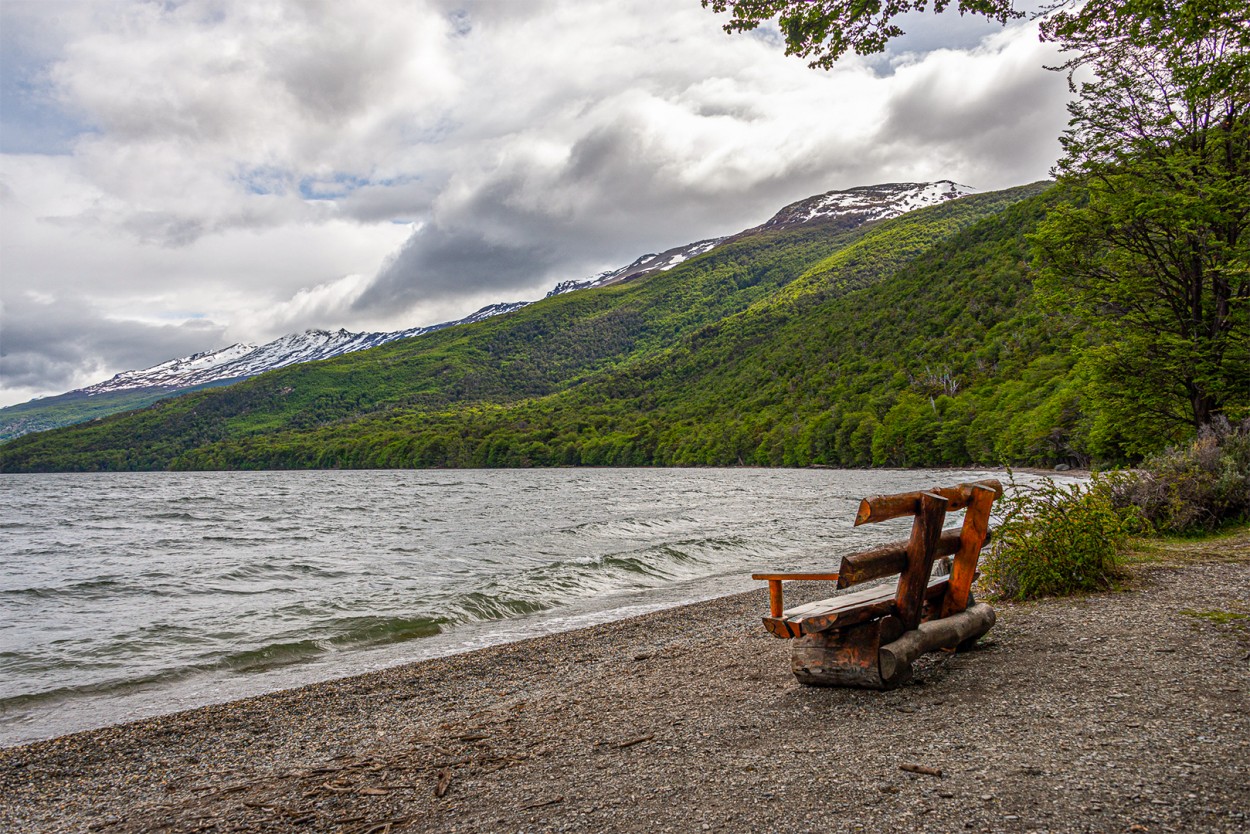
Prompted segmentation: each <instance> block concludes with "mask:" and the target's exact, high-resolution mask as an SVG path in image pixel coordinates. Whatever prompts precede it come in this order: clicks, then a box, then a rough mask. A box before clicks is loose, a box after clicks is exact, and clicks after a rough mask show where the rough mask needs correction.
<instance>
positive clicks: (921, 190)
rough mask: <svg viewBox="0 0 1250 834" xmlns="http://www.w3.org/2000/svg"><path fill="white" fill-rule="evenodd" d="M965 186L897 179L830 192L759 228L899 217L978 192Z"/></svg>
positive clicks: (794, 205)
mask: <svg viewBox="0 0 1250 834" xmlns="http://www.w3.org/2000/svg"><path fill="white" fill-rule="evenodd" d="M975 191H976V189H974V188H970V187H968V186H966V185H960V184H959V183H956V182H952V181H951V180H939V181H938V182H896V183H886V184H884V185H865V186H860V187H858V188H848V189H846V190H845V191H829V192H826V193H824V194H818V195H816V196H815V197H808V198H807V199H806V200H799V201H798V202H797V203H791V204H790V205H788V206H786V207H785V208H783V209H782V210H781V211H779V212H777V213H776V214H775V215H773V217H772V219H771V220H769V221H768V222H767V223H765V224H764V225H763V226H760V227H759V228H760V229H776V228H788V227H792V226H798V225H802V224H804V223H814V222H816V221H821V220H832V219H835V218H837V219H842V220H845V221H849V222H850V224H851V225H859V224H861V223H869V222H872V221H874V220H884V219H886V218H889V217H897V216H899V215H900V214H906V213H907V212H909V211H915V210H916V209H921V208H926V207H927V206H933V205H937V204H938V203H943V202H946V201H947V200H954V199H957V198H959V197H963V196H964V195H966V194H972V193H975Z"/></svg>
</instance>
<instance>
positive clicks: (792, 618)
mask: <svg viewBox="0 0 1250 834" xmlns="http://www.w3.org/2000/svg"><path fill="white" fill-rule="evenodd" d="M948 584H949V578H948V577H945V576H935V577H932V578H931V579H930V580H929V584H928V586H927V587H926V588H925V593H924V597H925V600H926V601H933V600H936V599H940V598H941V597H942V596H944V595H945V594H946V587H947V585H948ZM897 592H898V583H896V582H890V583H887V584H884V585H878V586H876V587H873V588H865V589H864V590H862V591H854V592H852V593H849V594H841V595H839V596H836V597H830V598H829V599H822V600H817V601H816V602H809V603H807V604H806V605H799V606H796V607H794V608H790V609H788V610H786V611H784V612H782V615H781V616H780V617H765V618H764V626H765V627H766V628H767V629H768V630H769V631H770V632H772V633H773V634H775V635H777V636H778V637H798V636H799V635H801V634H814V633H818V632H822V631H828V630H829V629H831V628H845V627H847V626H851V625H855V624H856V623H862V622H865V621H867V620H871V619H873V618H874V617H880V616H884V615H886V614H892V613H895V611H896V610H897V604H896V603H895V594H896V593H897Z"/></svg>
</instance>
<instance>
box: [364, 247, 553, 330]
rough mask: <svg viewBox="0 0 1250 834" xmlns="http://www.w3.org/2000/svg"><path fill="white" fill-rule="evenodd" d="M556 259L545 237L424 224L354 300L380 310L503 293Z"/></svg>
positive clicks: (526, 283) (527, 283)
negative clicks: (527, 238) (516, 237)
mask: <svg viewBox="0 0 1250 834" xmlns="http://www.w3.org/2000/svg"><path fill="white" fill-rule="evenodd" d="M556 260H557V259H556V257H555V252H554V251H553V249H552V247H551V245H550V244H549V243H547V242H545V241H537V240H536V241H533V242H531V243H525V242H522V241H504V240H491V239H489V238H488V236H487V235H486V234H484V232H483V231H482V230H480V229H474V228H468V229H449V230H444V229H438V228H429V227H426V228H423V229H421V230H420V231H418V232H415V233H414V234H413V236H412V237H411V238H409V239H408V241H407V242H406V243H405V244H404V246H403V247H402V248H401V249H400V250H399V251H398V252H397V253H396V254H395V255H394V257H393V258H391V260H390V261H389V262H388V263H387V264H386V265H385V266H384V267H383V268H382V269H381V270H380V271H379V273H378V276H377V278H376V279H375V280H374V281H373V283H372V284H371V285H370V287H369V288H368V289H367V290H366V291H365V292H364V293H363V294H362V295H361V296H360V298H359V299H357V301H356V303H355V304H354V305H353V306H354V307H355V308H356V309H357V310H365V311H369V310H382V309H386V308H388V307H393V306H397V305H398V306H408V305H412V304H415V303H418V302H421V301H440V300H443V299H447V298H453V297H455V296H459V295H470V294H472V293H475V292H480V291H482V290H487V291H495V292H499V293H504V294H506V293H508V292H511V291H513V290H517V289H519V288H522V287H528V286H530V285H532V284H533V283H534V279H535V277H536V276H542V275H545V274H547V272H549V271H550V270H551V268H552V266H553V265H554V264H555V263H556ZM500 300H505V299H502V298H501V299H500ZM506 300H509V301H511V300H515V299H511V298H509V299H506Z"/></svg>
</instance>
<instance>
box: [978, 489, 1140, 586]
mask: <svg viewBox="0 0 1250 834" xmlns="http://www.w3.org/2000/svg"><path fill="white" fill-rule="evenodd" d="M1118 482H1119V476H1113V475H1095V476H1094V477H1093V478H1092V479H1091V480H1090V481H1089V483H1088V484H1084V485H1082V484H1079V483H1077V484H1070V485H1067V486H1059V485H1056V484H1055V483H1054V481H1051V480H1050V479H1046V480H1044V481H1043V482H1042V484H1041V485H1040V486H1036V487H1028V486H1022V485H1020V484H1018V483H1016V482H1015V480H1014V478H1013V479H1012V483H1011V488H1010V489H1009V490H1008V491H1007V492H1006V493H1005V494H1004V496H1003V498H1002V499H1001V500H1002V501H1003V502H1004V504H1005V506H1006V514H1005V516H1004V518H1003V522H1002V524H1000V525H999V526H998V527H997V528H996V529H995V532H994V544H993V546H992V549H991V551H990V553H989V554H988V555H987V556H986V557H985V558H983V559H982V560H981V567H982V571H983V575H984V581H985V583H986V584H987V585H988V587H989V588H990V590H991V591H992V592H993V593H994V594H996V595H997V596H1000V597H1004V598H1007V599H1016V600H1025V599H1036V598H1038V597H1044V596H1066V595H1069V594H1073V593H1077V592H1080V591H1096V590H1101V589H1104V588H1107V587H1110V585H1111V584H1112V582H1113V581H1114V580H1115V578H1116V576H1117V575H1118V574H1119V571H1120V553H1121V551H1122V550H1123V549H1124V547H1125V545H1126V544H1127V543H1128V540H1129V536H1130V535H1131V534H1132V533H1134V532H1135V531H1136V530H1137V529H1139V523H1138V520H1137V518H1136V514H1135V513H1134V512H1133V511H1132V510H1131V508H1130V509H1118V508H1117V507H1116V505H1115V502H1114V501H1113V494H1114V492H1115V489H1116V485H1117V483H1118Z"/></svg>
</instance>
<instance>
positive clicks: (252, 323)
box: [0, 0, 1065, 402]
mask: <svg viewBox="0 0 1250 834" xmlns="http://www.w3.org/2000/svg"><path fill="white" fill-rule="evenodd" d="M57 7H58V8H61V9H63V11H64V14H62V15H61V16H60V17H55V19H54V17H53V16H52V15H53V12H52V11H50V9H51V6H50V5H49V4H46V3H39V4H36V3H6V4H5V6H4V14H6V15H8V16H9V17H10V18H12V19H14V20H18V22H19V23H21V25H20V26H17V25H9V26H6V27H0V28H3V29H7V30H8V32H9V34H8V35H5V34H3V32H0V44H4V49H5V53H6V56H8V57H9V58H12V60H13V61H17V62H18V63H21V62H22V61H28V62H30V65H29V66H24V65H23V66H24V68H25V70H26V72H25V74H24V75H23V77H29V78H32V79H41V80H40V81H39V84H38V85H36V86H38V89H37V90H36V91H35V92H34V93H32V98H31V101H42V102H45V103H49V104H48V109H46V110H44V111H42V112H43V114H44V115H43V118H46V119H47V120H49V123H51V121H52V120H54V119H61V120H62V122H58V124H60V125H61V127H64V124H63V120H64V114H66V113H68V114H71V115H72V116H73V118H74V119H75V120H76V122H75V123H76V124H77V125H78V126H79V130H80V131H81V132H80V134H79V135H78V136H77V138H76V139H74V140H73V142H72V143H71V144H69V145H68V146H59V147H58V148H56V150H58V151H63V150H65V149H66V147H68V149H69V150H70V151H71V152H70V153H68V154H61V155H58V156H53V155H41V154H38V153H35V154H31V153H27V154H12V153H10V154H7V155H4V156H0V220H3V226H2V227H0V246H2V247H3V257H4V260H3V263H2V264H0V269H2V270H3V279H4V280H3V287H2V288H0V293H3V297H4V298H6V299H9V300H10V301H11V300H12V299H13V298H14V297H16V296H17V295H18V294H20V293H21V292H23V291H25V290H28V289H33V290H36V291H38V292H41V293H45V294H46V295H48V296H50V297H54V298H56V299H57V303H64V302H65V300H66V299H74V300H75V302H76V303H81V304H82V305H85V306H83V307H82V310H81V311H80V312H81V313H82V316H84V317H89V316H99V317H101V318H102V319H108V320H109V321H110V322H112V323H114V324H116V323H118V322H126V321H133V322H135V323H136V329H135V331H134V339H135V341H136V351H134V352H128V353H126V354H125V355H126V356H128V357H133V356H135V355H137V354H142V355H144V356H148V357H150V361H149V362H148V364H152V363H155V362H158V361H161V360H163V359H167V358H171V357H170V356H168V355H164V354H160V353H159V351H162V350H167V349H168V348H169V347H170V342H169V340H168V339H165V338H154V337H153V336H152V331H150V330H148V329H145V328H147V327H149V326H150V323H152V322H166V323H175V322H187V323H192V324H195V326H194V327H191V326H190V325H188V329H186V330H182V331H178V332H179V336H180V338H181V335H183V334H186V333H191V334H193V335H194V334H198V333H205V334H207V333H210V332H211V333H213V334H219V335H220V337H221V338H228V339H230V340H231V341H260V340H264V339H270V338H274V337H276V336H278V335H281V334H282V333H283V332H288V331H290V330H294V329H299V328H302V327H307V326H346V327H349V328H354V329H367V328H368V329H377V328H384V327H386V328H390V327H393V328H398V327H405V326H412V325H416V324H423V323H431V322H434V321H440V320H445V319H447V318H452V317H455V316H458V315H462V314H464V313H466V312H469V311H470V310H472V309H474V308H475V307H476V306H480V305H481V304H483V303H487V302H490V301H496V300H516V299H519V298H527V297H529V298H532V297H536V296H537V295H539V294H541V292H542V291H543V290H544V289H546V288H547V287H549V286H550V285H551V284H552V283H554V281H556V280H559V279H565V278H579V277H583V276H584V275H586V274H589V273H591V272H593V271H595V270H598V269H605V268H609V267H615V266H619V265H620V264H621V263H623V262H625V261H627V260H629V259H632V258H633V257H634V256H635V255H637V254H640V253H641V252H642V251H654V250H657V249H662V248H665V247H668V246H672V245H676V244H680V243H684V242H687V241H690V240H694V239H698V238H702V237H707V236H711V235H715V234H724V233H727V232H733V231H737V230H738V229H741V228H743V227H745V226H748V225H752V224H755V223H758V222H761V221H762V220H764V219H766V217H767V216H768V215H769V214H770V213H771V212H772V211H773V210H775V209H776V208H778V207H780V206H781V205H782V204H784V203H786V202H790V201H793V200H795V199H799V198H801V197H805V196H808V195H809V194H812V193H815V192H819V191H824V190H828V189H830V188H839V187H850V186H854V185H862V184H868V183H873V182H886V181H898V180H927V179H939V178H951V179H956V180H958V181H961V182H965V183H967V184H969V185H973V186H976V187H979V188H982V189H987V188H997V187H1004V186H1008V185H1013V184H1017V183H1020V182H1026V181H1030V180H1034V179H1038V178H1040V177H1043V176H1045V175H1046V172H1047V170H1048V168H1049V166H1050V165H1051V164H1052V163H1053V161H1054V158H1055V156H1056V155H1057V145H1056V144H1055V141H1054V138H1055V136H1057V135H1058V133H1059V131H1060V130H1061V129H1062V127H1063V124H1064V118H1065V115H1064V112H1063V107H1062V103H1063V99H1064V96H1065V87H1064V83H1063V79H1062V77H1059V76H1057V75H1056V74H1054V73H1047V72H1046V71H1045V70H1043V69H1042V65H1043V64H1044V63H1045V62H1046V61H1047V60H1050V61H1051V62H1053V56H1051V57H1050V58H1049V59H1048V57H1047V52H1046V50H1045V49H1044V48H1043V47H1041V46H1039V45H1038V44H1037V42H1036V35H1035V34H1034V33H1033V32H1032V31H1030V28H1029V27H1028V26H1014V27H1012V28H1009V29H1008V30H1006V31H999V30H996V29H994V28H993V27H990V28H988V29H987V28H986V27H979V28H976V29H975V30H974V28H972V26H971V22H969V23H970V26H969V27H967V28H965V27H963V25H962V24H960V25H959V26H956V24H958V23H959V21H958V19H957V18H952V17H951V16H943V17H942V18H938V19H937V21H936V22H933V21H932V19H924V18H922V19H921V20H920V21H919V22H918V23H917V24H916V25H917V26H919V31H918V32H917V34H916V36H915V37H913V38H911V39H910V40H908V41H904V42H902V43H900V44H898V45H897V47H896V48H894V49H892V51H891V53H889V54H888V55H887V56H885V57H883V58H878V59H875V60H873V61H867V60H862V59H857V58H852V59H848V60H847V61H845V62H843V63H842V64H840V65H839V66H837V67H836V68H835V69H834V71H832V72H830V73H822V72H817V71H812V70H809V69H807V68H806V67H805V66H804V64H803V62H802V61H799V60H796V59H792V58H786V57H784V56H783V55H782V54H781V50H780V48H779V47H778V45H777V44H776V43H773V42H771V41H770V40H769V38H768V37H750V36H746V37H728V36H726V35H724V34H723V33H722V32H721V30H720V25H721V23H722V20H721V19H720V18H718V17H716V16H714V15H712V14H710V13H708V12H707V11H705V10H703V9H702V8H700V7H699V4H698V3H697V2H694V0H690V2H688V3H679V4H675V3H673V2H671V0H628V1H627V2H622V0H613V2H608V0H581V2H574V0H510V2H507V3H499V2H487V0H462V2H455V1H454V0H370V1H369V2H364V0H357V1H356V2H352V1H351V0H348V1H347V2H343V1H342V0H340V2H307V0H300V2H296V0H187V1H186V2H181V3H146V2H137V0H136V1H135V2H130V0H107V2H105V1H104V0H101V2H95V3H88V2H81V3H66V4H64V5H62V4H57ZM41 24H43V25H41ZM956 31H958V32H959V40H956V41H953V42H952V43H953V45H954V46H957V47H958V49H950V50H943V49H936V46H937V45H938V44H939V43H943V42H948V41H949V38H950V37H953V36H950V35H948V34H947V33H949V32H956ZM972 31H976V32H977V33H978V34H976V35H975V36H973V35H970V34H969V33H970V32H972ZM36 32H38V33H40V34H39V35H38V43H37V44H35V43H34V39H35V34H34V33H36ZM49 33H51V34H49ZM36 47H37V48H36ZM40 85H41V86H40ZM36 93H37V95H36ZM51 103H55V104H56V107H55V108H52V104H51ZM54 110H55V112H54ZM39 112H40V111H38V108H34V109H31V108H27V109H25V110H21V111H20V114H19V115H20V116H21V118H22V119H37V118H38V113H39ZM32 114H34V115H32ZM27 128H29V129H27ZM45 132H46V131H45ZM39 134H40V125H38V124H34V123H33V122H32V124H30V125H17V126H16V128H15V131H14V135H20V136H23V137H26V138H29V137H32V136H37V135H39ZM414 230H415V231H414ZM3 309H4V313H3V315H4V316H6V317H7V318H8V319H9V320H11V318H12V316H13V315H15V314H16V313H14V312H13V311H14V310H15V309H16V308H15V307H14V306H13V304H12V303H9V304H6V305H5V307H4V308H3ZM23 309H25V307H23ZM191 316H195V318H191ZM180 317H182V318H180ZM67 321H68V320H67ZM44 324H45V326H46V328H47V329H46V331H45V333H44V338H45V339H46V340H47V341H48V343H49V344H51V343H52V342H55V341H57V340H58V339H60V340H61V341H62V342H63V343H65V344H79V343H78V342H76V341H74V340H72V339H68V338H66V337H65V336H64V334H63V333H61V332H60V330H59V329H58V326H57V324H56V323H55V321H46V322H44ZM3 326H4V327H5V328H6V337H5V338H4V342H5V344H4V345H0V347H3V353H4V361H5V367H4V371H3V373H4V375H5V377H4V383H3V384H4V385H5V386H10V385H11V384H13V385H15V384H16V383H11V380H10V378H11V377H15V376H16V375H15V374H14V373H13V372H12V371H11V370H10V364H11V362H12V360H11V358H10V354H9V349H8V344H7V343H8V341H9V340H8V338H7V332H8V331H7V329H8V328H9V327H10V326H11V325H10V324H9V321H6V322H5V324H4V325H3ZM66 326H67V327H68V326H69V325H68V324H67V325H66ZM171 326H173V325H172V324H171ZM197 328H198V329H197ZM161 332H164V331H161ZM139 343H143V344H144V345H146V346H147V347H146V348H144V349H140V347H139ZM110 344H112V342H110ZM217 346H219V345H217V344H215V343H212V342H210V343H206V344H200V345H196V346H195V347H194V349H196V350H199V349H207V348H210V347H217ZM24 349H26V348H24ZM29 349H31V350H34V349H36V348H35V347H34V346H31V347H30V348H29ZM93 350H96V351H97V352H94V353H93V352H92V351H93ZM52 351H53V349H52V348H51V347H49V348H48V352H49V354H51V353H52ZM79 351H80V352H79V353H78V354H77V356H78V358H77V360H76V361H77V363H78V364H77V366H76V367H77V368H78V369H79V370H78V371H77V372H75V375H72V376H73V378H75V379H78V378H80V377H81V376H82V375H83V374H84V373H87V372H88V370H84V369H89V371H90V372H91V373H101V374H104V375H107V374H109V373H115V372H117V371H120V370H126V369H129V368H130V367H134V366H133V365H123V366H119V365H118V364H117V363H119V362H124V361H133V360H130V359H123V358H121V356H122V355H121V354H120V353H119V352H118V351H116V350H113V352H112V353H102V352H99V349H97V348H93V347H91V346H90V345H85V344H84V345H81V346H80V348H79ZM145 351H146V352H145ZM62 361H63V362H65V363H70V364H73V361H75V360H72V359H70V358H69V354H66V355H65V356H63V357H61V358H60V359H58V362H62ZM35 364H36V365H37V364H38V363H35ZM31 367H34V365H32V366H31ZM58 367H60V366H58ZM21 377H22V379H23V380H25V382H23V383H22V386H23V387H22V388H21V391H22V392H23V393H22V394H21V395H20V396H25V392H29V391H30V390H33V389H34V388H36V387H38V386H37V383H36V382H34V381H33V380H35V379H36V375H32V374H31V373H27V372H23V373H22V374H21ZM68 378H70V377H69V376H67V375H66V374H65V373H59V374H57V375H52V376H49V377H48V379H47V383H46V384H47V389H46V390H45V391H44V393H55V392H56V391H57V390H64V389H63V388H58V386H61V385H63V384H64V382H63V381H64V380H65V379H68ZM15 396H19V395H16V394H13V393H12V392H7V393H5V392H0V402H13V401H15V400H14V397H15Z"/></svg>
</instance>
